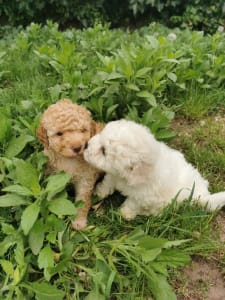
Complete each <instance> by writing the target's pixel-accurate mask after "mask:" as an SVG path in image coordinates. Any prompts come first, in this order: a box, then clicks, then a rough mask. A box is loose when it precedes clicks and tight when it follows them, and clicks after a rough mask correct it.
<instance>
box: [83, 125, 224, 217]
mask: <svg viewBox="0 0 225 300" xmlns="http://www.w3.org/2000/svg"><path fill="white" fill-rule="evenodd" d="M102 148H104V153H103V154H102V153H101V149H102ZM95 153H97V155H95ZM86 159H87V160H88V162H89V163H92V164H93V165H94V166H95V167H97V168H100V169H102V170H104V171H105V172H106V173H107V176H106V179H105V180H104V181H103V183H102V184H101V186H99V188H98V191H99V195H104V196H106V195H108V194H109V193H112V191H113V190H114V189H116V190H118V191H120V192H121V193H122V194H123V195H124V196H126V197H127V198H126V200H125V202H124V204H123V207H122V209H121V212H122V214H123V216H124V217H125V218H133V217H135V216H136V215H138V214H140V215H150V214H157V213H160V212H161V211H162V209H163V208H164V207H165V206H166V205H168V204H169V203H170V202H171V200H172V199H173V198H174V197H176V196H177V200H178V201H182V200H184V199H187V198H188V197H189V196H190V194H191V192H192V190H193V191H194V192H193V199H196V200H197V201H199V203H200V204H202V205H203V206H205V205H206V204H208V208H209V209H210V210H215V209H216V208H221V207H222V206H223V205H225V192H221V193H217V194H210V193H209V191H208V181H207V180H205V179H204V178H203V177H202V176H201V175H200V173H199V172H198V170H197V169H195V168H194V167H193V166H192V165H191V164H189V163H188V162H187V161H186V160H185V158H184V156H183V154H182V153H180V152H179V151H177V150H174V149H172V148H170V147H168V146H167V145H166V144H164V143H162V142H159V141H157V140H156V139H155V138H154V136H153V135H152V134H151V132H150V131H149V130H148V129H147V128H146V127H145V126H142V125H140V124H137V123H135V122H132V121H127V120H119V121H113V122H110V123H108V124H107V125H106V127H105V128H104V129H103V131H102V132H101V133H100V134H99V135H98V136H96V137H95V138H93V140H91V141H90V142H89V146H88V150H87V152H86Z"/></svg>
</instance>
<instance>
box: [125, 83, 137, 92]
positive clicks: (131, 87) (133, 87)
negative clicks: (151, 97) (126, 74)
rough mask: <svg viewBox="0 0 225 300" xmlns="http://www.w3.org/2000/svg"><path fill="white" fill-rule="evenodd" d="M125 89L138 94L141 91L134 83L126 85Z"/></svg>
mask: <svg viewBox="0 0 225 300" xmlns="http://www.w3.org/2000/svg"><path fill="white" fill-rule="evenodd" d="M125 87H126V88H128V89H129V90H132V91H137V92H139V91H140V89H139V87H138V86H136V85H135V84H133V83H128V84H126V85H125Z"/></svg>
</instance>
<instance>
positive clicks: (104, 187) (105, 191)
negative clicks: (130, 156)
mask: <svg viewBox="0 0 225 300" xmlns="http://www.w3.org/2000/svg"><path fill="white" fill-rule="evenodd" d="M114 190H115V186H114V178H113V176H112V175H110V174H106V175H105V177H104V179H103V181H102V182H100V183H99V184H98V185H97V186H96V189H95V194H96V195H97V196H98V197H99V198H100V199H104V198H106V197H107V196H109V195H111V194H112V193H113V192H114Z"/></svg>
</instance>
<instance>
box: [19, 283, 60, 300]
mask: <svg viewBox="0 0 225 300" xmlns="http://www.w3.org/2000/svg"><path fill="white" fill-rule="evenodd" d="M23 286H24V287H25V288H27V289H29V290H31V291H33V292H34V293H35V295H36V300H63V299H64V296H65V292H63V291H62V290H59V289H57V287H56V286H54V285H51V284H50V283H45V282H41V283H39V282H33V283H30V284H29V285H28V284H23Z"/></svg>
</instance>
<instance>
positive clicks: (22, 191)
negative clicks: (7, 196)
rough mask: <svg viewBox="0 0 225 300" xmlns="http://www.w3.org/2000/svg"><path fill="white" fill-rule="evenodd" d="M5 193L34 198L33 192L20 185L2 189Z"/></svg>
mask: <svg viewBox="0 0 225 300" xmlns="http://www.w3.org/2000/svg"><path fill="white" fill-rule="evenodd" d="M2 191H3V192H11V193H15V194H18V195H21V196H32V192H31V191H30V190H29V189H28V188H26V187H25V186H21V185H19V184H14V185H9V186H7V187H5V188H4V189H2Z"/></svg>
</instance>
